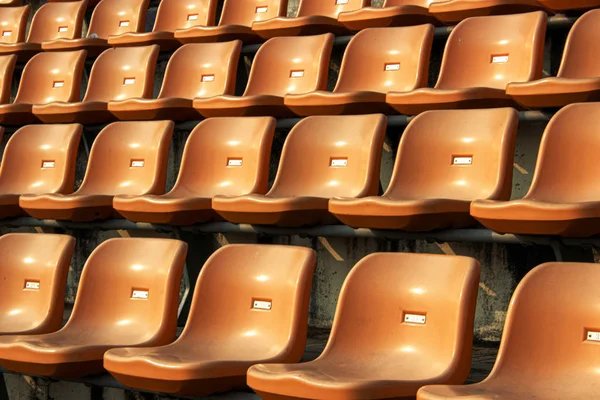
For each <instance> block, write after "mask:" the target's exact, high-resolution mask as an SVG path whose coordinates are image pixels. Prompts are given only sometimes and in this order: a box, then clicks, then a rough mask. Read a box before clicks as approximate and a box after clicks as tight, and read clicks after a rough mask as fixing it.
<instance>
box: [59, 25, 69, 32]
mask: <svg viewBox="0 0 600 400" xmlns="http://www.w3.org/2000/svg"><path fill="white" fill-rule="evenodd" d="M68 30H69V27H68V26H59V27H58V31H59V32H60V33H64V32H66V31H68Z"/></svg>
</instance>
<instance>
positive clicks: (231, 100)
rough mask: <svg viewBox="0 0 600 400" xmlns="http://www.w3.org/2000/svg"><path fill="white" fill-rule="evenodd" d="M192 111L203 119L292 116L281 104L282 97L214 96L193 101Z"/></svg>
mask: <svg viewBox="0 0 600 400" xmlns="http://www.w3.org/2000/svg"><path fill="white" fill-rule="evenodd" d="M194 109H195V110H196V111H197V112H198V113H200V115H202V116H203V117H205V118H213V117H263V116H272V117H292V116H294V114H293V113H292V112H291V111H290V109H289V108H287V107H286V106H285V105H284V103H283V97H277V96H269V95H258V96H241V97H238V96H216V97H211V98H208V99H194Z"/></svg>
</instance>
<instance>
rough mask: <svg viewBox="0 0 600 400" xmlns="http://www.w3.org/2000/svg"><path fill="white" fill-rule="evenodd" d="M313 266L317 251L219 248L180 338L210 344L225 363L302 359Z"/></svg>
mask: <svg viewBox="0 0 600 400" xmlns="http://www.w3.org/2000/svg"><path fill="white" fill-rule="evenodd" d="M315 264H316V255H315V252H314V250H312V249H309V248H304V247H296V246H276V245H256V244H242V245H229V246H225V247H223V248H221V249H219V250H217V251H216V252H215V253H214V254H213V255H212V256H211V257H210V258H209V259H208V261H207V262H206V264H204V267H203V268H202V270H201V272H200V276H199V277H198V282H197V284H196V289H195V293H194V298H193V300H192V308H191V310H190V316H189V319H188V323H187V324H186V327H185V329H184V331H183V333H182V334H181V338H180V340H186V339H189V340H190V341H194V342H197V343H203V344H205V345H207V344H209V343H210V344H211V350H213V351H218V352H219V357H225V358H223V359H231V358H227V357H235V359H238V360H241V359H249V360H252V359H257V358H259V359H269V358H277V359H278V361H280V362H297V361H299V360H300V358H301V357H302V354H304V350H305V343H306V329H307V324H308V304H309V297H310V291H311V287H312V278H313V272H314V269H315ZM233 293H235V295H234V296H232V294H233Z"/></svg>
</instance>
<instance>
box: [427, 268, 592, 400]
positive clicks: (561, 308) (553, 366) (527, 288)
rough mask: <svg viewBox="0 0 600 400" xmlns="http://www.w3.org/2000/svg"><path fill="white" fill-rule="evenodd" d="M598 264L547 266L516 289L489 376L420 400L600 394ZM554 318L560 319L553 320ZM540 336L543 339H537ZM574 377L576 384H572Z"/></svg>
mask: <svg viewBox="0 0 600 400" xmlns="http://www.w3.org/2000/svg"><path fill="white" fill-rule="evenodd" d="M598 279H600V268H598V265H597V264H584V263H548V264H543V265H540V266H539V267H537V268H534V269H533V271H531V272H529V274H527V276H525V278H524V279H523V280H522V281H521V283H519V286H518V287H517V290H516V291H515V294H514V295H513V297H512V300H511V302H510V305H509V308H508V314H507V316H506V323H505V325H504V332H503V334H502V343H501V345H500V352H499V353H498V358H497V359H496V364H495V365H494V369H493V370H492V372H491V374H490V376H489V377H488V378H486V379H485V380H484V381H483V382H481V383H477V384H474V385H468V386H427V387H425V388H423V389H421V390H420V391H419V393H418V396H417V398H418V399H419V400H444V399H464V400H467V399H468V400H492V399H502V400H518V399H528V400H547V399H561V400H579V399H593V398H595V397H597V396H598V393H599V392H600V382H599V381H598V379H597V378H598V371H597V369H596V368H594V367H590V366H593V365H596V361H597V360H598V359H599V358H600V346H598V342H597V341H592V340H590V339H589V334H590V332H598V330H599V329H598V327H600V316H599V315H598V313H597V307H596V304H597V298H598ZM557 315H562V317H561V318H557V317H556V316H557ZM540 331H543V334H540ZM573 377H577V384H576V385H574V384H573V379H574V378H573Z"/></svg>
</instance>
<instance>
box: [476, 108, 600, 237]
mask: <svg viewBox="0 0 600 400" xmlns="http://www.w3.org/2000/svg"><path fill="white" fill-rule="evenodd" d="M599 123H600V103H578V104H572V105H569V106H567V107H565V108H563V109H561V110H560V111H559V112H558V113H557V114H556V115H555V116H554V117H553V118H552V120H551V121H550V123H549V124H548V126H547V128H546V131H545V132H544V136H543V138H542V143H541V145H540V152H539V155H538V159H537V165H536V170H535V174H534V177H533V182H532V183H531V188H530V189H529V192H528V193H527V194H526V195H525V197H524V198H523V199H521V200H513V201H494V200H479V201H475V202H473V203H472V204H471V215H472V216H474V217H475V218H477V219H478V220H479V222H481V223H482V224H483V225H485V226H486V227H488V228H490V229H492V230H494V231H496V232H500V233H516V234H531V235H560V236H578V237H586V236H592V235H596V234H598V233H600V224H599V222H600V193H599V192H598V191H597V190H596V187H595V185H594V184H593V182H594V181H595V179H596V178H595V177H596V173H600V168H599V166H598V161H597V157H596V156H595V152H594V149H595V148H596V147H598V146H600V141H599V140H598V132H597V126H598V124H599Z"/></svg>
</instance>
